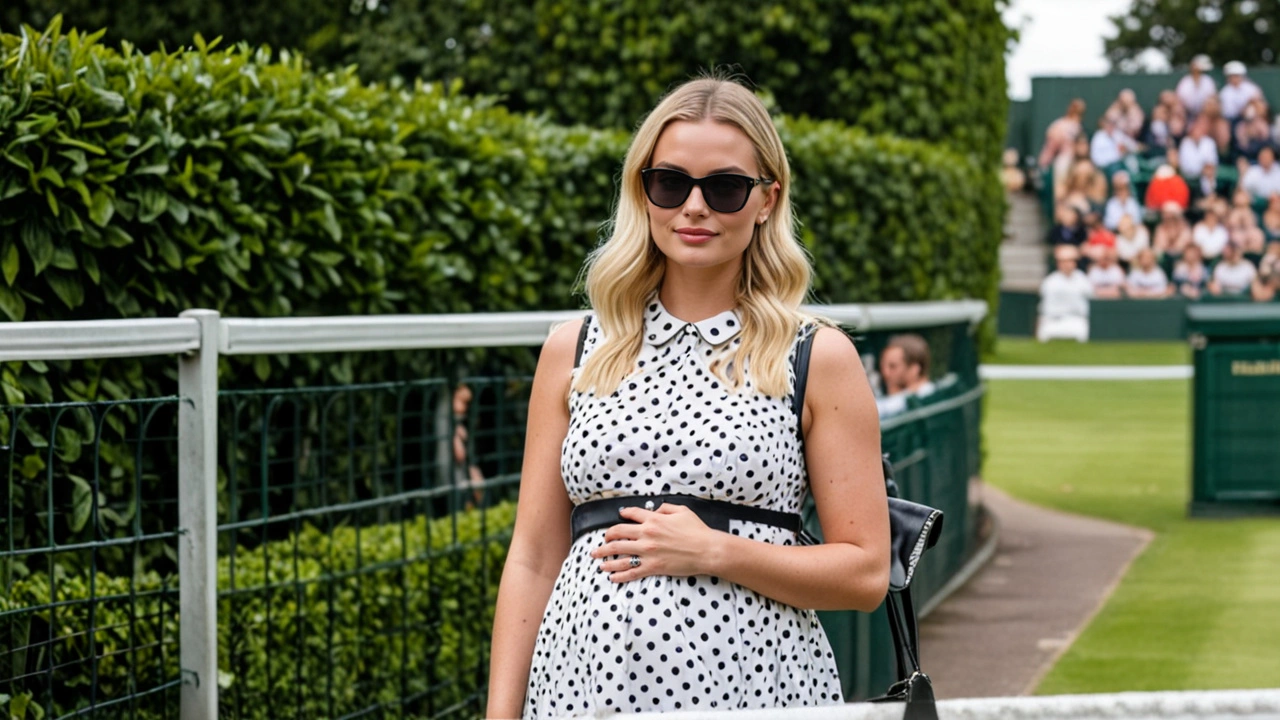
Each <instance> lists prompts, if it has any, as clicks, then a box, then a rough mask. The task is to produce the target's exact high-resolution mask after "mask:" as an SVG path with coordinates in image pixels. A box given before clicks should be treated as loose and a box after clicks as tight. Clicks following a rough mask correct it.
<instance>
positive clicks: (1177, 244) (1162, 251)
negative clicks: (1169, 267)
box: [1151, 202, 1192, 257]
mask: <svg viewBox="0 0 1280 720" xmlns="http://www.w3.org/2000/svg"><path fill="white" fill-rule="evenodd" d="M1190 244H1192V243H1191V226H1189V225H1188V224H1187V218H1186V216H1185V215H1183V213H1182V208H1181V207H1179V206H1178V204H1177V203H1175V202H1167V203H1165V204H1164V207H1162V208H1160V222H1159V223H1157V224H1156V231H1155V235H1153V236H1152V238H1151V249H1152V250H1155V251H1156V253H1157V254H1159V255H1161V256H1165V255H1171V256H1173V257H1178V256H1179V255H1181V254H1182V251H1183V250H1186V249H1187V246H1188V245H1190Z"/></svg>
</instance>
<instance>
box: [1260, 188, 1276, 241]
mask: <svg viewBox="0 0 1280 720" xmlns="http://www.w3.org/2000/svg"><path fill="white" fill-rule="evenodd" d="M1262 235H1263V237H1265V238H1266V240H1267V241H1268V242H1270V241H1272V240H1280V193H1271V196H1270V197H1268V198H1267V209H1266V210H1265V211H1264V212H1263V213H1262Z"/></svg>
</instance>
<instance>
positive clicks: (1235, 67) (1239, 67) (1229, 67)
mask: <svg viewBox="0 0 1280 720" xmlns="http://www.w3.org/2000/svg"><path fill="white" fill-rule="evenodd" d="M1222 72H1223V74H1226V75H1244V63H1242V62H1240V61H1239V60H1232V61H1231V62H1229V63H1227V64H1226V65H1223V66H1222Z"/></svg>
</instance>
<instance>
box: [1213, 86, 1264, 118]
mask: <svg viewBox="0 0 1280 720" xmlns="http://www.w3.org/2000/svg"><path fill="white" fill-rule="evenodd" d="M1261 97H1262V90H1261V89H1260V88H1259V87H1258V86H1257V85H1254V84H1253V83H1252V82H1251V81H1249V80H1242V81H1241V82H1240V84H1239V85H1232V84H1231V83H1227V84H1226V85H1223V86H1222V90H1220V91H1219V92H1218V101H1219V102H1220V103H1222V116H1223V117H1225V118H1226V119H1228V120H1235V119H1236V118H1238V117H1240V114H1241V113H1243V112H1244V107H1245V106H1246V105H1248V104H1249V101H1250V100H1253V99H1254V98H1261Z"/></svg>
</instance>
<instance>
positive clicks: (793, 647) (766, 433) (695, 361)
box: [524, 298, 842, 720]
mask: <svg viewBox="0 0 1280 720" xmlns="http://www.w3.org/2000/svg"><path fill="white" fill-rule="evenodd" d="M740 328H741V322H740V320H739V318H738V315H737V314H736V313H735V312H733V311H728V312H725V313H721V314H720V315H717V316H715V317H712V318H708V319H706V320H703V321H701V322H698V323H687V322H684V321H682V320H679V319H677V318H676V317H674V316H673V315H671V314H670V313H669V312H667V310H666V308H664V307H663V306H662V304H661V303H660V302H658V301H657V299H656V298H655V299H654V300H652V301H651V302H650V304H649V305H648V306H647V311H646V313H645V337H644V344H643V349H642V350H641V353H640V357H639V362H638V369H637V372H636V373H634V374H632V375H630V376H628V377H627V378H626V379H625V380H623V381H622V384H621V385H620V386H619V388H618V390H617V391H616V392H614V393H613V394H612V395H608V396H595V395H588V394H583V393H578V392H573V393H572V394H571V397H570V400H569V429H568V433H567V434H566V436H565V440H564V444H563V446H562V449H561V461H560V463H561V468H560V469H561V474H562V476H563V477H564V482H565V486H566V488H567V489H568V492H569V497H570V499H571V500H572V501H573V503H574V504H575V505H577V504H580V503H582V502H586V501H588V500H595V499H600V498H603V497H611V496H614V495H658V494H666V493H684V494H689V495H697V496H699V497H704V498H710V499H714V500H727V501H731V502H735V503H739V504H745V505H754V506H757V507H763V508H768V509H771V510H779V511H784V512H799V511H800V507H801V503H802V501H803V499H804V497H805V493H806V492H807V491H808V481H807V476H806V473H805V469H804V468H805V466H804V458H803V456H802V454H801V444H800V438H799V437H798V433H797V429H796V428H797V425H798V423H797V420H796V416H795V413H794V412H793V411H792V409H791V398H790V395H788V396H787V397H785V398H771V397H767V396H765V395H762V394H759V393H756V392H754V391H753V390H752V386H751V383H750V377H749V375H748V382H747V387H746V388H744V389H743V391H741V392H738V393H730V392H728V391H726V389H725V388H724V386H723V383H721V382H720V381H719V380H718V379H717V378H716V377H715V376H714V375H713V374H712V373H711V371H710V370H709V362H710V360H711V359H713V358H714V357H715V355H716V353H717V352H719V351H720V350H723V349H725V348H726V347H728V346H727V345H726V343H735V344H736V343H739V342H741V339H740V338H737V337H736V335H737V334H738V331H739V329H740ZM799 337H800V335H799V333H797V340H798V339H799ZM601 338H602V335H601V331H600V327H599V324H598V323H592V324H591V327H590V330H589V334H588V336H587V338H586V340H585V342H584V345H583V355H582V358H583V362H585V360H586V358H588V357H590V353H591V351H592V350H593V349H594V348H595V347H597V346H598V345H599V343H600V341H601ZM794 351H795V345H794V344H793V346H792V352H793V353H794ZM748 370H749V368H748ZM576 372H577V371H576V370H575V373H576ZM792 380H794V378H792ZM730 532H733V533H735V534H739V535H743V536H746V537H749V538H753V539H756V540H761V541H764V542H770V543H774V544H778V545H794V544H796V542H797V540H796V534H795V533H794V532H792V531H789V530H784V529H782V528H777V527H773V526H769V525H761V524H757V523H749V522H740V521H736V520H735V521H732V522H731V525H730ZM604 533H605V530H603V529H601V530H596V531H594V532H590V533H587V534H584V535H583V536H582V537H580V538H578V540H577V541H576V542H574V543H573V545H572V547H571V548H570V550H569V556H568V557H567V558H566V559H565V561H564V564H563V565H562V566H561V568H560V574H559V577H558V578H557V579H556V583H555V586H554V589H553V591H552V593H551V597H550V600H549V601H548V603H547V609H546V612H545V614H544V615H543V618H542V624H541V626H540V628H539V630H538V635H537V641H536V643H535V647H534V652H533V663H532V668H531V670H530V673H529V687H528V689H527V694H526V699H525V706H524V717H525V718H526V719H529V720H532V719H534V718H537V719H539V720H544V719H546V718H559V717H581V716H596V715H604V714H609V713H613V712H670V711H677V710H708V709H759V708H771V707H782V706H801V705H827V704H834V703H839V702H842V697H841V691H840V680H839V677H838V675H837V671H836V663H835V658H834V656H833V654H832V652H831V647H830V645H829V643H828V641H827V637H826V634H825V633H824V632H823V630H822V626H821V625H819V623H818V618H817V615H816V613H815V612H814V611H812V610H800V609H797V608H795V607H792V606H790V605H786V604H784V603H780V602H777V601H775V600H772V599H769V598H767V597H764V596H762V595H760V594H758V593H756V592H754V591H752V590H749V589H747V588H744V587H742V586H739V585H735V584H733V583H730V582H727V581H724V580H721V579H720V578H716V577H711V576H706V575H700V576H694V577H682V578H677V577H666V576H653V577H644V578H641V579H639V580H635V581H632V582H626V583H620V584H619V583H613V582H611V581H610V580H609V578H608V575H607V574H606V573H604V572H602V571H600V570H599V569H598V567H599V564H600V562H601V561H600V560H598V559H595V558H592V557H591V556H590V555H589V553H590V552H591V550H593V549H594V548H597V547H599V546H600V545H601V544H602V543H603V542H604Z"/></svg>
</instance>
